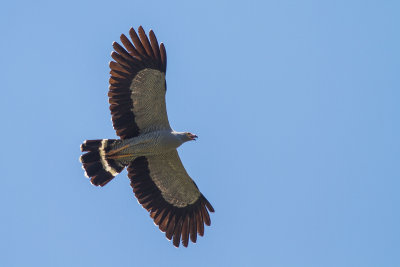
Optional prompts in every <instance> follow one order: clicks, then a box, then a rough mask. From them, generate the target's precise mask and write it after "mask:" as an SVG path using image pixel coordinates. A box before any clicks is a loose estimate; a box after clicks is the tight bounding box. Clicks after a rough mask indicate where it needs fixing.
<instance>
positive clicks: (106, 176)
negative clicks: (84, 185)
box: [79, 139, 124, 186]
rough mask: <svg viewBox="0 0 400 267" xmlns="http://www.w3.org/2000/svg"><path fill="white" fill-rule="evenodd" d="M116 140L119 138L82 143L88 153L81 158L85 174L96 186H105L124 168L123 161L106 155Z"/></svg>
mask: <svg viewBox="0 0 400 267" xmlns="http://www.w3.org/2000/svg"><path fill="white" fill-rule="evenodd" d="M115 141H117V140H113V139H102V140H101V139H100V140H86V141H85V142H83V144H82V145H81V151H82V152H86V151H87V153H85V154H83V155H82V156H81V157H80V159H79V160H80V161H81V162H82V164H83V169H84V170H85V175H86V176H87V177H89V178H90V182H91V183H92V184H94V185H96V186H105V185H106V184H107V183H108V182H109V181H111V180H112V179H113V178H114V177H115V176H116V175H117V174H118V173H120V172H121V171H122V170H123V169H124V166H123V165H122V164H121V163H119V162H117V161H115V160H113V159H108V158H107V157H106V153H107V152H108V151H109V150H110V147H111V145H112V144H113V143H114V142H115Z"/></svg>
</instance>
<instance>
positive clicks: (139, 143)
mask: <svg viewBox="0 0 400 267" xmlns="http://www.w3.org/2000/svg"><path fill="white" fill-rule="evenodd" d="M126 141H127V144H126V145H127V146H126V149H123V150H122V151H121V153H123V154H129V155H131V156H133V157H140V156H150V155H156V154H162V153H165V152H168V151H170V150H173V149H176V148H177V147H178V146H179V143H178V142H176V141H175V140H174V138H173V137H170V136H169V135H166V134H164V135H162V134H158V135H157V134H152V135H144V136H139V137H134V138H132V139H129V140H126Z"/></svg>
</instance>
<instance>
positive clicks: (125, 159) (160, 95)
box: [80, 27, 214, 247]
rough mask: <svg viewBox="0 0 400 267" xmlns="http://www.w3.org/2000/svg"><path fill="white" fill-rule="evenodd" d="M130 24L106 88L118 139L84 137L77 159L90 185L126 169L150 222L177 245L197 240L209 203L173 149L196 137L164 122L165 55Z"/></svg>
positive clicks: (206, 220)
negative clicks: (176, 130)
mask: <svg viewBox="0 0 400 267" xmlns="http://www.w3.org/2000/svg"><path fill="white" fill-rule="evenodd" d="M138 33H139V34H137V33H136V32H135V30H134V29H133V28H131V29H130V31H129V35H130V38H131V40H132V42H131V41H130V40H129V39H128V38H127V37H126V36H125V35H123V34H122V35H121V42H122V44H123V45H124V47H125V48H124V47H122V46H121V45H119V44H118V43H116V42H114V43H113V48H114V50H115V51H113V52H112V53H111V57H112V58H113V59H114V60H115V61H111V62H110V69H111V71H110V74H111V78H110V81H109V82H110V88H109V92H108V96H109V103H110V110H111V116H112V121H113V126H114V129H115V130H116V132H117V135H118V136H119V137H120V138H121V139H118V140H113V139H100V140H86V141H85V142H84V143H83V144H82V145H81V150H82V152H86V153H85V154H83V155H82V156H81V158H80V160H81V162H82V164H83V168H84V170H85V173H86V175H87V176H88V177H90V181H91V182H92V184H94V185H96V186H104V185H106V184H107V183H108V182H109V181H111V180H112V179H113V178H114V177H115V176H116V175H117V174H118V173H120V172H121V171H122V170H123V169H124V168H125V167H127V168H128V176H129V178H130V180H131V186H132V188H133V192H134V193H135V196H136V197H137V199H138V201H139V203H140V204H142V206H143V207H144V208H145V209H147V210H148V211H149V212H150V216H151V217H152V218H153V219H154V223H155V224H156V225H158V226H159V228H160V230H161V231H163V232H165V234H166V237H167V238H168V239H169V240H171V239H173V244H174V245H175V246H176V247H178V246H179V244H180V242H182V244H183V245H184V246H185V247H186V246H188V243H189V238H190V240H191V241H192V242H194V243H195V242H196V240H197V234H199V235H201V236H202V235H203V234H204V224H206V225H210V224H211V220H210V216H209V214H208V211H210V212H214V209H213V207H212V206H211V204H210V203H209V202H208V201H207V199H206V198H205V197H204V196H203V195H202V194H201V193H200V191H199V189H198V188H197V186H196V184H195V183H194V181H193V180H192V179H191V178H190V176H189V175H188V174H187V172H186V170H185V168H184V167H183V165H182V162H181V160H180V158H179V155H178V152H177V150H176V149H177V148H178V147H179V146H180V145H182V144H183V143H184V142H187V141H191V140H195V138H197V136H196V135H194V134H191V133H188V132H175V131H174V130H172V129H171V127H170V125H169V121H168V116H167V110H166V104H165V93H166V82H165V72H166V67H167V56H166V51H165V47H164V45H163V44H162V43H161V44H160V45H158V42H157V39H156V37H155V35H154V33H153V31H152V30H150V32H149V37H150V40H149V38H148V37H147V36H146V34H145V32H144V30H143V28H142V27H139V29H138Z"/></svg>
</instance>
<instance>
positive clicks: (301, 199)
mask: <svg viewBox="0 0 400 267" xmlns="http://www.w3.org/2000/svg"><path fill="white" fill-rule="evenodd" d="M191 2H193V1H191ZM399 12H400V2H398V1H368V0H367V1H287V0H283V1H240V2H239V1H236V2H234V1H201V3H200V2H196V3H194V2H193V3H188V2H187V1H186V2H184V1H132V0H130V1H109V2H108V1H83V2H82V1H63V2H58V1H11V2H10V1H8V2H7V3H3V4H2V8H1V9H0V22H1V23H0V25H1V26H0V28H1V42H0V48H1V50H2V53H1V56H0V59H1V62H2V64H1V65H0V70H1V71H0V73H1V74H0V75H1V80H2V93H3V96H2V99H3V101H2V105H0V111H1V113H0V114H1V120H2V131H1V133H0V135H1V140H2V146H1V148H2V153H1V154H0V159H1V161H0V162H1V167H2V179H1V181H2V183H1V187H0V203H1V215H0V218H1V219H0V221H1V227H0V236H1V238H0V265H1V266H189V265H190V266H307V267H312V266H316V267H317V266H326V267H329V266H363V267H366V266H400V253H399V251H400V228H399V225H400V216H399V204H400V194H399V193H398V192H399V187H400V179H399V178H400V171H399V166H400V162H399V151H400V141H399V140H400V139H399V136H400V126H399V125H400V124H399V118H400V108H399V99H400V75H399V69H400V63H399V62H400V52H399V51H400V50H399V47H400V35H399V31H398V29H399V25H400V17H399V15H398V14H399ZM139 25H143V27H144V28H145V30H146V31H148V30H149V29H150V28H152V29H153V30H154V31H155V33H156V35H157V38H158V40H159V41H162V42H164V43H165V45H166V49H167V54H168V67H167V82H168V93H167V108H168V113H169V117H170V121H171V124H172V126H173V127H174V128H175V129H176V130H181V131H186V130H187V131H191V132H193V133H196V134H197V135H199V140H198V141H197V142H196V143H188V144H185V145H184V146H182V147H181V148H180V150H179V153H180V155H181V157H182V161H183V162H184V165H185V167H186V168H187V171H188V172H189V174H190V175H191V176H192V177H193V178H194V180H195V181H196V183H197V185H198V186H199V188H200V189H201V191H202V192H203V194H204V195H205V196H206V197H207V198H208V199H209V200H210V202H211V203H212V204H213V206H214V208H215V209H216V212H215V213H214V214H212V217H211V219H212V225H211V227H207V228H206V232H205V237H203V238H199V239H198V243H197V244H195V245H193V244H190V245H189V248H187V249H185V248H183V247H181V248H179V249H176V248H174V247H173V246H172V244H171V242H168V241H167V240H166V239H165V237H164V234H163V233H161V232H160V231H159V230H158V229H157V228H156V227H155V226H154V225H153V223H152V220H151V218H150V217H149V216H148V214H147V212H146V211H145V210H144V209H143V208H142V207H141V206H140V205H139V204H138V203H137V201H136V200H135V198H134V196H133V193H132V189H131V188H130V186H129V179H128V178H127V177H126V171H124V172H123V173H122V174H120V175H119V176H118V177H117V178H116V179H114V180H113V181H112V182H111V183H110V184H108V185H107V186H105V187H104V188H96V187H94V186H92V185H91V184H90V183H89V181H88V179H86V178H85V177H84V174H83V170H82V169H81V166H80V163H79V161H78V158H79V156H80V150H79V145H80V143H81V142H82V141H83V140H85V139H97V138H115V133H114V130H113V129H112V124H111V121H110V114H109V109H108V103H107V90H108V78H109V74H108V71H109V69H108V62H109V61H110V60H111V58H110V52H111V49H112V47H111V44H112V42H113V41H116V40H118V38H119V36H120V34H121V33H125V34H126V33H128V30H129V28H130V27H132V26H133V27H135V28H137V27H138V26H139Z"/></svg>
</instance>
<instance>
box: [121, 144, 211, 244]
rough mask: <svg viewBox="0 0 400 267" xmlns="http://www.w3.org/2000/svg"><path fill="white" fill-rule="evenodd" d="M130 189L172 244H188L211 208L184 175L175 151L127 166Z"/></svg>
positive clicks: (201, 227)
mask: <svg viewBox="0 0 400 267" xmlns="http://www.w3.org/2000/svg"><path fill="white" fill-rule="evenodd" d="M128 176H129V178H130V179H131V186H132V188H133V192H134V193H135V196H136V197H137V199H138V201H139V203H140V204H142V206H143V207H144V208H145V209H147V210H148V211H149V212H150V216H151V217H152V218H153V219H154V223H155V224H156V225H158V227H159V228H160V230H161V231H163V232H165V235H166V237H167V238H168V239H169V240H171V239H172V238H173V244H174V246H176V247H179V244H180V241H181V240H182V244H183V246H185V247H187V246H188V243H189V237H190V240H191V241H192V242H193V243H196V240H197V234H199V235H200V236H203V235H204V224H206V225H210V224H211V220H210V216H209V214H208V211H210V212H214V208H213V207H212V206H211V204H210V203H209V202H208V201H207V199H206V198H205V197H204V196H203V195H202V194H201V193H200V191H199V189H198V188H197V186H196V184H195V183H194V181H193V180H192V179H191V178H190V176H189V175H188V174H187V172H186V170H185V168H184V167H183V164H182V162H181V160H180V158H179V155H178V152H177V151H176V150H174V151H172V152H168V153H165V154H161V155H155V156H146V157H139V158H136V159H135V160H134V161H133V162H132V163H131V164H130V165H129V167H128Z"/></svg>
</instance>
